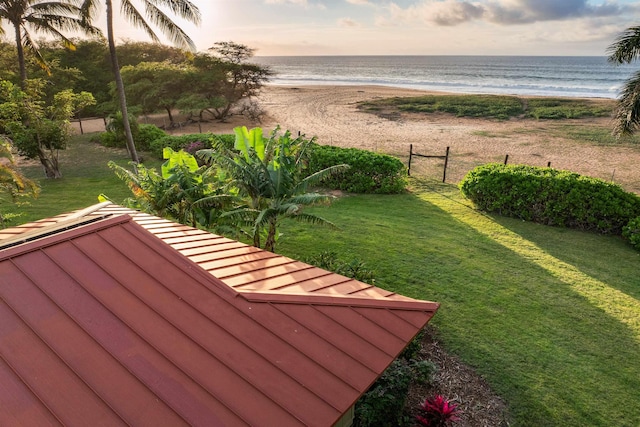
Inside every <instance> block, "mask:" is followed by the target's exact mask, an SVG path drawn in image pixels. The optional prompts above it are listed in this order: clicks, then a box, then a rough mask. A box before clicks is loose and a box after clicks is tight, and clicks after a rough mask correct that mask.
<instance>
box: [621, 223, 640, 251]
mask: <svg viewBox="0 0 640 427" xmlns="http://www.w3.org/2000/svg"><path fill="white" fill-rule="evenodd" d="M622 235H623V236H624V237H626V238H627V240H629V243H631V245H632V246H633V247H634V248H636V249H638V250H640V216H639V217H637V218H634V219H632V220H631V221H629V224H627V225H626V226H625V227H624V228H623V229H622Z"/></svg>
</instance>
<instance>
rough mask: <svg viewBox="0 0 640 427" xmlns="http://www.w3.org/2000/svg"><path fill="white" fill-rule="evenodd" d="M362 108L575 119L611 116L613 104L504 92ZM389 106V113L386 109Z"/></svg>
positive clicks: (405, 100) (406, 100) (395, 100)
mask: <svg viewBox="0 0 640 427" xmlns="http://www.w3.org/2000/svg"><path fill="white" fill-rule="evenodd" d="M358 107H359V108H360V109H362V110H363V111H367V112H371V113H375V114H381V113H383V112H384V114H386V115H388V114H392V113H393V111H395V110H397V111H407V112H412V113H436V112H439V113H449V114H454V115H456V116H457V117H483V118H491V119H497V120H508V119H510V118H512V117H529V118H534V119H537V120H539V119H549V120H554V119H578V118H585V117H606V116H610V115H611V113H612V111H613V107H614V104H613V102H606V101H602V100H598V101H593V100H579V99H564V98H520V97H516V96H506V95H427V96H419V97H395V98H385V99H377V100H373V101H365V102H362V103H360V104H359V106H358ZM390 109H391V113H390V112H389V110H390Z"/></svg>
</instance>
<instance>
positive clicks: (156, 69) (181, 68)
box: [121, 62, 194, 126]
mask: <svg viewBox="0 0 640 427" xmlns="http://www.w3.org/2000/svg"><path fill="white" fill-rule="evenodd" d="M193 72H194V70H193V67H190V66H188V65H180V64H172V63H170V62H141V63H139V64H138V65H135V66H132V65H127V66H124V67H122V70H121V73H122V81H123V82H124V83H126V85H127V86H126V94H127V99H128V100H129V101H130V102H131V103H132V104H133V105H139V106H140V107H141V109H142V112H143V113H154V112H156V111H158V110H161V109H162V110H165V111H166V112H167V115H168V116H169V122H170V125H171V126H173V124H174V117H173V114H172V110H173V109H174V108H175V107H176V104H178V102H179V101H180V100H181V99H182V98H183V97H184V96H185V93H187V94H188V93H190V92H191V89H190V80H191V79H190V77H191V76H192V75H193Z"/></svg>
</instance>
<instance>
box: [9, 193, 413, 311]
mask: <svg viewBox="0 0 640 427" xmlns="http://www.w3.org/2000/svg"><path fill="white" fill-rule="evenodd" d="M107 214H113V215H119V214H127V215H130V216H132V217H133V219H134V221H136V222H137V223H138V224H140V225H141V226H143V227H144V228H145V229H147V230H148V231H149V232H151V233H152V234H154V235H156V236H157V237H159V238H160V239H162V240H163V241H164V242H165V243H166V244H168V245H169V246H171V247H172V248H174V249H176V250H178V251H179V252H180V253H181V254H183V255H184V256H186V257H188V258H189V259H191V260H192V261H193V262H195V263H197V264H198V265H200V266H201V267H202V268H204V269H205V270H207V271H209V272H210V273H211V274H212V275H214V276H215V277H217V278H218V279H220V280H222V281H223V282H224V283H226V284H227V285H229V286H231V287H233V288H235V289H237V290H238V291H243V292H245V291H261V292H264V291H270V292H279V293H287V294H291V293H302V294H309V293H311V294H316V293H317V294H327V295H351V296H358V297H362V298H374V299H377V298H385V299H386V298H391V299H395V300H404V301H413V300H412V299H411V298H407V297H405V296H402V295H398V294H395V293H393V292H390V291H387V290H384V289H381V288H377V287H375V286H372V285H369V284H366V283H362V282H359V281H357V280H353V279H349V278H347V277H344V276H341V275H338V274H335V273H331V272H328V271H326V270H322V269H320V268H316V267H313V266H311V265H308V264H305V263H302V262H299V261H295V260H293V259H290V258H287V257H284V256H281V255H277V254H274V253H271V252H267V251H263V250H261V249H258V248H255V247H253V246H249V245H246V244H244V243H240V242H237V241H235V240H231V239H227V238H225V237H221V236H217V235H215V234H211V233H209V232H207V231H204V230H199V229H196V228H193V227H189V226H186V225H181V224H176V223H174V222H171V221H168V220H166V219H162V218H159V217H156V216H153V215H149V214H145V213H142V212H138V211H135V210H133V209H129V208H125V207H122V206H119V205H115V204H111V203H109V202H106V203H101V204H98V205H94V206H90V207H88V208H86V209H83V210H80V211H77V212H74V213H70V214H62V215H58V216H56V217H54V218H49V219H46V220H41V221H38V222H34V223H29V224H24V225H21V226H18V227H13V228H7V229H4V230H0V243H1V242H2V240H3V239H11V238H16V237H18V236H20V235H22V234H23V233H26V232H33V231H34V230H36V231H37V230H39V229H41V228H43V227H46V226H52V225H55V224H58V223H60V222H61V221H65V220H69V219H70V218H82V217H91V216H100V215H107Z"/></svg>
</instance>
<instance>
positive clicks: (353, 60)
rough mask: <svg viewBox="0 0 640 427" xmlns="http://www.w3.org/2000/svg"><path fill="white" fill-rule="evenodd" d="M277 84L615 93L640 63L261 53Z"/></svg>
mask: <svg viewBox="0 0 640 427" xmlns="http://www.w3.org/2000/svg"><path fill="white" fill-rule="evenodd" d="M252 60H253V62H255V63H257V64H260V65H262V66H268V67H269V68H270V69H271V70H272V71H274V72H275V75H274V76H273V78H272V79H271V80H270V84H274V85H294V86H301V85H382V86H392V87H401V88H411V89H422V90H436V91H445V92H454V93H484V94H514V95H541V96H561V97H572V98H581V97H588V98H616V97H617V96H618V92H619V90H620V88H621V86H622V85H623V84H624V82H625V80H627V79H628V78H629V77H630V76H631V75H632V74H633V73H634V72H636V71H637V70H639V69H640V64H631V65H622V66H614V65H612V64H610V63H608V62H607V59H606V57H599V56H257V57H254V58H252Z"/></svg>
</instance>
